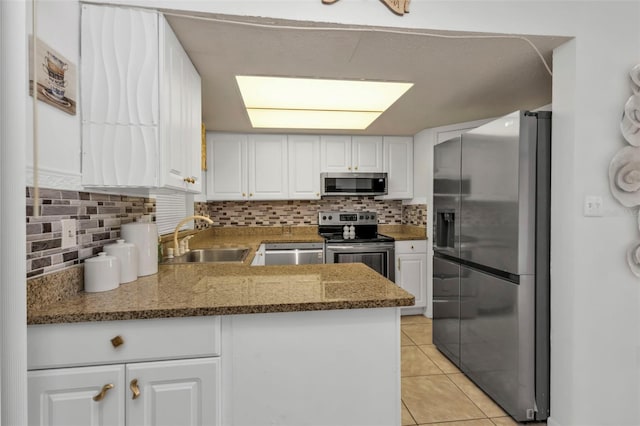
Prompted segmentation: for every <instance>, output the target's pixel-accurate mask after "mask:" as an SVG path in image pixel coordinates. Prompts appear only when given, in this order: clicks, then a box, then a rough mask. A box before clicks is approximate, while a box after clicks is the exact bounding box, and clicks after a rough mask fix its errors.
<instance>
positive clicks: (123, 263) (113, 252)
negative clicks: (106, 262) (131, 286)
mask: <svg viewBox="0 0 640 426" xmlns="http://www.w3.org/2000/svg"><path fill="white" fill-rule="evenodd" d="M104 251H105V252H106V253H107V254H108V255H110V256H115V257H117V258H118V262H120V284H124V283H129V282H131V281H135V280H136V279H137V278H138V248H137V247H136V246H135V244H133V243H125V241H124V240H116V243H115V244H107V245H106V246H104Z"/></svg>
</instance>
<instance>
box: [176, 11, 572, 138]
mask: <svg viewBox="0 0 640 426" xmlns="http://www.w3.org/2000/svg"><path fill="white" fill-rule="evenodd" d="M167 19H168V21H169V23H170V25H171V27H172V28H173V29H174V31H175V32H176V35H177V36H178V38H179V39H180V41H181V42H182V44H183V46H184V48H185V50H186V51H187V53H188V55H189V57H190V58H191V60H192V61H193V63H194V65H195V66H196V68H197V69H198V72H199V73H200V75H201V76H202V110H203V119H204V123H205V125H206V127H207V129H209V130H218V131H230V132H243V133H250V132H259V133H264V132H265V130H264V129H258V130H254V129H253V128H252V127H251V125H250V123H249V119H248V117H247V115H246V112H245V111H244V108H243V103H242V99H241V98H240V94H239V91H238V88H237V85H236V83H235V79H234V76H235V75H240V74H244V75H269V76H287V77H317V78H344V79H366V80H381V81H410V82H413V83H415V86H414V87H413V88H412V89H410V90H409V91H408V92H407V93H406V94H405V95H404V96H403V97H402V98H400V99H399V100H398V101H397V102H396V103H395V104H394V105H392V107H391V108H390V109H389V110H388V111H387V112H385V113H384V114H382V116H380V117H379V118H378V119H377V120H376V121H374V122H373V123H372V124H371V125H370V126H369V128H368V129H366V130H364V131H353V132H349V133H352V134H372V135H413V134H415V133H417V132H419V131H421V130H423V129H425V128H430V127H436V126H442V125H447V124H453V123H459V122H464V121H471V120H477V119H483V118H491V117H496V116H500V115H503V114H506V113H509V112H511V111H515V110H517V109H528V108H537V107H540V106H542V105H546V104H549V103H550V102H551V76H550V75H549V74H548V72H547V71H546V69H545V68H544V65H543V64H542V62H541V60H540V58H539V57H538V55H537V53H536V52H535V51H534V49H533V48H532V47H531V46H530V45H529V44H528V43H527V42H526V41H524V40H522V39H515V38H468V37H467V36H477V35H479V34H477V33H475V34H474V33H460V32H455V33H454V32H443V31H428V30H419V31H420V32H422V33H427V32H428V33H431V34H440V35H446V36H465V38H455V39H451V38H440V37H432V36H425V35H415V34H396V33H391V32H383V31H385V30H392V31H398V29H383V28H379V27H377V28H373V27H353V26H350V27H347V26H338V25H330V24H319V23H310V22H296V21H274V20H264V19H261V18H251V23H253V24H259V25H265V26H266V27H263V26H252V25H246V24H247V23H248V21H247V18H246V17H229V16H226V17H223V16H214V15H208V16H205V15H201V16H198V17H196V16H190V17H183V16H176V15H168V16H167ZM224 20H236V21H242V22H244V25H239V24H234V23H229V22H223V21H224ZM285 26H288V27H293V26H295V27H306V28H307V29H294V28H285ZM318 27H332V28H334V29H332V30H319V29H317V28H318ZM309 28H316V29H313V30H311V29H309ZM399 31H405V30H399ZM406 31H409V30H406ZM411 31H414V32H415V31H416V30H411ZM487 35H488V34H482V36H487ZM526 37H527V38H528V39H529V40H530V41H531V42H532V43H533V44H534V45H535V46H536V47H537V48H538V49H539V50H540V52H541V53H542V55H543V57H544V58H545V59H546V61H547V62H548V63H549V64H551V56H552V51H553V49H554V48H555V47H557V46H559V45H561V44H562V43H564V42H566V41H567V40H568V38H566V37H551V36H526ZM274 132H288V131H287V129H280V130H274ZM295 133H304V131H300V130H296V131H295ZM310 133H318V131H310ZM322 133H332V132H331V131H324V130H323V131H322ZM334 133H345V131H344V130H342V131H336V132H334Z"/></svg>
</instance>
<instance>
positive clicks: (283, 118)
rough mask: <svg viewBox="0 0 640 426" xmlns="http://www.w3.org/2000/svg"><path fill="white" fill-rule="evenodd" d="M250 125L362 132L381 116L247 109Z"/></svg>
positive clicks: (373, 114)
mask: <svg viewBox="0 0 640 426" xmlns="http://www.w3.org/2000/svg"><path fill="white" fill-rule="evenodd" d="M247 113H248V114H249V119H250V120H251V125H252V126H253V127H254V128H262V129H342V130H347V129H352V130H364V129H366V128H367V127H369V125H370V124H371V123H373V121H374V120H375V119H376V118H378V117H379V116H380V114H382V113H381V112H371V111H317V110H299V109H253V108H247Z"/></svg>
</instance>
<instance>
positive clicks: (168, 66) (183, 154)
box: [160, 17, 191, 190]
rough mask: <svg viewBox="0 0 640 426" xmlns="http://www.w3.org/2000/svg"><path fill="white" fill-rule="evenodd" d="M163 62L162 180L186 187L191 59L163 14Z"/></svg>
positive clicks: (161, 21) (167, 183)
mask: <svg viewBox="0 0 640 426" xmlns="http://www.w3.org/2000/svg"><path fill="white" fill-rule="evenodd" d="M160 61H161V68H160V112H161V117H162V120H161V127H160V128H161V132H160V145H161V152H162V158H161V163H160V164H161V166H160V172H161V173H162V175H163V177H164V181H163V182H162V183H163V185H164V186H167V187H169V188H174V189H180V190H186V185H187V182H186V181H185V178H187V174H188V173H187V166H188V164H189V155H190V152H191V150H190V149H188V144H189V142H188V141H187V140H185V136H186V135H185V129H186V128H187V125H186V123H185V120H186V116H187V110H188V105H187V99H186V97H185V96H184V92H185V84H186V83H187V80H188V74H187V70H186V65H187V62H188V61H189V58H188V57H187V55H186V53H185V52H184V49H183V48H182V45H181V44H180V42H179V41H178V38H177V37H176V36H175V34H174V33H173V30H172V29H171V27H170V26H169V23H168V22H167V21H166V19H164V18H163V17H161V18H160ZM185 148H186V149H185Z"/></svg>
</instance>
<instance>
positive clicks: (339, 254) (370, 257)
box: [325, 243, 395, 281]
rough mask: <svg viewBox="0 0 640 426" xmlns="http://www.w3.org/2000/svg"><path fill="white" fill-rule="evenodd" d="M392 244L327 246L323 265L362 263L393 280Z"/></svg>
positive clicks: (393, 251)
mask: <svg viewBox="0 0 640 426" xmlns="http://www.w3.org/2000/svg"><path fill="white" fill-rule="evenodd" d="M394 261H395V249H394V245H393V244H377V243H362V244H327V246H326V256H325V263H364V264H365V265H367V266H369V267H370V268H371V269H373V270H375V271H376V272H378V273H379V274H380V275H383V276H384V277H386V278H388V279H389V280H391V281H394V280H395V264H394Z"/></svg>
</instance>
